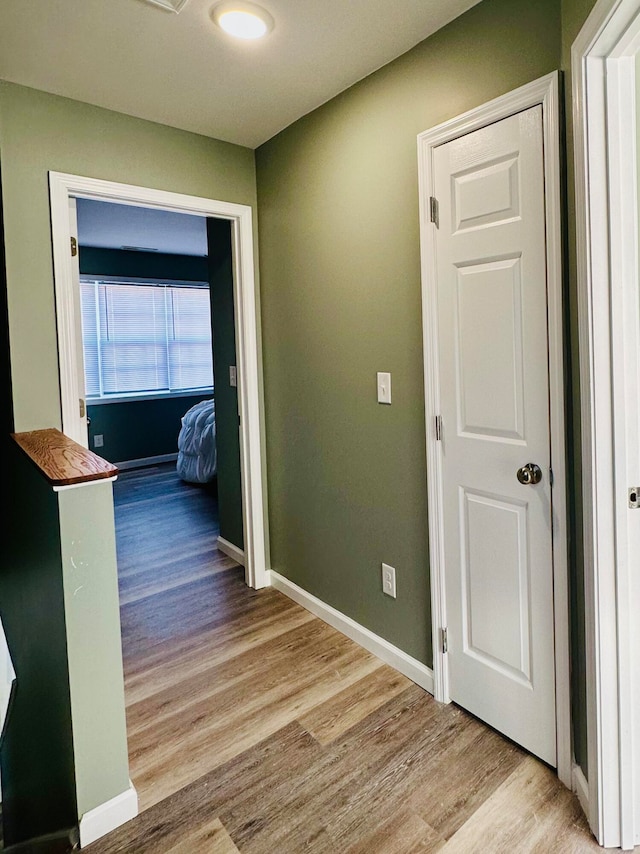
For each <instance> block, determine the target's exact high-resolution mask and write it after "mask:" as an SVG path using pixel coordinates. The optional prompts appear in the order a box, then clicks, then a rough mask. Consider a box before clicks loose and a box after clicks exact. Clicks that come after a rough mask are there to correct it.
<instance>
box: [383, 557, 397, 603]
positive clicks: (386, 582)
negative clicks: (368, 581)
mask: <svg viewBox="0 0 640 854" xmlns="http://www.w3.org/2000/svg"><path fill="white" fill-rule="evenodd" d="M382 592H383V593H386V595H387V596H391V597H393V598H394V599H395V598H396V570H395V567H393V566H389V564H388V563H383V564H382Z"/></svg>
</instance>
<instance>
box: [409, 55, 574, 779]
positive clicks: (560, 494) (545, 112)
mask: <svg viewBox="0 0 640 854" xmlns="http://www.w3.org/2000/svg"><path fill="white" fill-rule="evenodd" d="M559 87H560V75H559V73H558V72H554V73H552V74H549V75H547V76H545V77H542V78H540V79H539V80H536V81H534V82H532V83H530V84H527V85H525V86H522V87H520V88H519V89H516V90H514V91H512V92H509V93H508V94H506V95H503V96H501V97H499V98H496V99H495V100H492V101H490V102H488V103H486V104H484V105H482V106H480V107H478V108H476V109H473V110H470V111H469V112H467V113H464V114H463V115H461V116H458V117H456V118H454V119H451V120H449V121H447V122H444V123H443V124H441V125H438V126H436V127H434V128H431V129H430V130H427V131H425V132H424V133H421V134H419V135H418V174H419V193H420V248H421V265H422V319H423V347H424V377H425V416H426V444H427V489H428V498H429V519H428V524H429V557H430V573H431V608H432V633H433V670H434V689H435V697H436V699H437V700H439V701H440V702H444V703H448V702H450V696H449V684H448V671H447V657H446V653H445V652H443V646H442V631H443V629H445V628H446V626H447V614H446V601H445V574H444V520H443V481H442V459H441V443H440V442H439V441H438V438H437V420H436V419H437V416H438V415H439V414H440V389H439V365H438V324H437V311H436V307H437V305H436V303H437V267H436V256H435V227H434V225H433V224H432V223H431V205H430V198H431V196H432V195H433V186H434V175H433V151H434V149H435V148H436V147H437V146H439V145H442V144H444V143H447V142H450V141H451V140H453V139H457V138H458V137H461V136H464V135H465V134H467V133H470V132H471V131H475V130H478V129H479V128H482V127H485V126H486V125H488V124H491V123H493V122H496V121H500V120H501V119H505V118H507V117H508V116H511V115H513V114H514V113H517V112H520V111H522V110H525V109H528V108H529V107H533V106H536V105H541V106H542V116H543V137H544V140H543V142H544V180H545V197H546V203H545V218H546V223H545V225H546V235H547V247H546V248H547V258H546V261H547V288H548V321H547V322H548V340H549V388H550V408H549V409H550V412H549V414H550V431H551V459H552V468H553V562H554V566H553V578H554V633H555V642H556V644H555V682H556V731H557V773H558V777H559V779H560V780H561V781H562V782H563V783H564V784H565V785H566V786H569V787H571V786H572V781H573V756H572V740H571V705H570V699H571V698H570V687H569V685H570V681H569V594H568V560H567V509H566V451H565V418H564V368H563V362H564V359H563V346H564V345H563V308H562V255H561V245H562V236H561V189H560V188H561V183H560V110H559Z"/></svg>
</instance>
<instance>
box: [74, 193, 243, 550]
mask: <svg viewBox="0 0 640 854" xmlns="http://www.w3.org/2000/svg"><path fill="white" fill-rule="evenodd" d="M74 205H75V210H74V209H73V208H74ZM70 215H71V221H72V222H74V221H75V222H76V224H77V229H76V231H75V234H76V236H77V254H76V256H74V260H75V261H76V262H77V267H78V271H77V272H78V288H79V293H80V311H79V314H80V317H81V326H82V330H81V334H82V352H81V354H80V356H81V359H80V361H81V364H80V365H79V374H80V376H79V378H78V383H79V386H80V388H81V389H82V388H83V389H84V393H83V394H82V395H81V396H82V397H84V399H85V403H86V421H87V439H88V447H89V448H90V449H91V450H94V451H95V452H96V453H98V454H99V455H101V456H103V457H104V458H105V459H107V460H109V461H110V462H112V463H114V464H115V465H117V466H118V468H119V470H120V472H121V477H122V476H123V474H124V472H125V471H126V470H128V469H137V470H139V469H143V468H149V467H150V466H154V467H157V466H160V467H162V470H163V471H167V472H170V471H171V468H172V466H171V464H173V466H174V469H175V471H176V472H177V474H178V476H179V477H180V478H181V479H182V480H183V481H184V482H186V483H187V484H190V485H193V486H196V487H200V488H201V489H203V490H207V491H209V492H213V493H214V497H215V500H216V501H215V506H214V509H215V513H214V514H213V515H214V516H215V520H214V519H213V518H212V522H213V521H215V527H216V530H215V536H216V537H218V538H219V548H220V549H221V550H222V551H224V552H225V553H227V554H231V555H232V556H233V557H234V559H235V560H237V561H238V562H239V563H241V564H242V565H244V532H243V520H242V515H243V514H242V488H241V468H240V442H239V430H238V427H239V423H238V415H239V409H238V395H237V392H238V388H237V364H236V363H237V359H236V335H235V309H234V300H233V258H232V234H231V224H230V222H229V221H228V220H221V219H216V218H213V217H209V218H207V217H203V216H195V215H193V214H185V213H182V212H173V211H165V210H158V209H156V208H149V207H143V206H138V205H123V204H120V203H117V202H112V201H103V200H95V199H86V198H78V199H75V198H73V199H70ZM214 376H215V381H214ZM214 389H215V393H214ZM155 482H156V483H157V484H158V500H161V498H162V483H163V481H162V479H158V480H156V481H155ZM167 486H169V484H167ZM146 491H147V493H149V495H151V491H150V490H149V489H148V488H147V490H146ZM147 500H150V498H149V499H147ZM116 518H118V516H117V515H116ZM167 530H171V528H170V527H169V528H168V529H167Z"/></svg>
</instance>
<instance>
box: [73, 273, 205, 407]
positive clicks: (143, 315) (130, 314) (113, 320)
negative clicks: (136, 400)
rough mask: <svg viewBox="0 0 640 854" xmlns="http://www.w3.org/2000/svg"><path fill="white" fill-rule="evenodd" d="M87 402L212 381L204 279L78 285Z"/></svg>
mask: <svg viewBox="0 0 640 854" xmlns="http://www.w3.org/2000/svg"><path fill="white" fill-rule="evenodd" d="M80 297H81V309H82V341H83V349H84V366H85V391H86V395H87V399H88V400H94V401H96V400H100V399H102V400H106V399H110V398H114V397H122V396H127V397H128V396H138V395H145V396H159V395H164V394H177V393H181V392H185V391H201V390H209V389H211V388H212V387H213V355H212V342H211V306H210V301H209V286H208V285H206V284H202V285H201V284H188V285H187V284H177V283H160V282H158V283H148V282H133V281H131V280H127V281H117V282H116V281H97V280H93V279H91V280H89V279H83V280H82V281H81V283H80Z"/></svg>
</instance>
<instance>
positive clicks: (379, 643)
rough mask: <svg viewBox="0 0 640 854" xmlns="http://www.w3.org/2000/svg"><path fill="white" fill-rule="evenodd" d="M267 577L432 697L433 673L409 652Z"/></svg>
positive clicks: (280, 579)
mask: <svg viewBox="0 0 640 854" xmlns="http://www.w3.org/2000/svg"><path fill="white" fill-rule="evenodd" d="M267 575H268V576H269V583H270V584H271V586H272V587H275V589H276V590H279V591H280V592H281V593H284V595H285V596H288V597H289V598H290V599H293V601H294V602H297V603H298V605H302V607H303V608H306V609H307V611H311V613H312V614H315V615H316V617H319V618H320V619H321V620H324V622H325V623H328V624H329V625H330V626H333V628H334V629H337V630H338V631H339V632H342V634H343V635H346V636H347V637H348V638H351V640H353V641H355V642H356V643H358V644H360V646H362V647H364V648H365V649H366V650H368V651H369V652H371V653H373V655H375V656H377V657H378V658H380V659H381V660H382V661H384V662H385V664H389V665H390V666H391V667H393V668H395V669H396V670H398V671H399V672H400V673H402V674H403V675H404V676H406V677H407V678H408V679H411V681H412V682H415V683H416V685H419V686H420V687H421V688H424V690H425V691H428V692H429V694H433V670H431V668H430V667H427V665H426V664H423V663H422V662H421V661H418V660H417V659H416V658H412V657H411V656H410V655H407V653H406V652H403V651H402V650H401V649H398V647H397V646H394V645H393V644H391V643H389V641H386V640H385V639H384V638H381V637H380V636H379V635H376V634H374V633H373V632H372V631H369V629H366V628H365V627H364V626H361V625H360V623H356V621H355V620H352V619H351V617H347V616H346V614H343V613H341V612H340V611H337V610H336V609H335V608H332V607H331V605H327V604H326V603H325V602H323V601H322V600H321V599H318V598H316V597H315V596H312V595H311V593H307V591H306V590H303V589H302V587H298V585H297V584H294V583H293V582H292V581H289V579H288V578H285V577H284V576H283V575H279V574H278V573H277V572H274V570H270V571H269V572H268V573H267Z"/></svg>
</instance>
